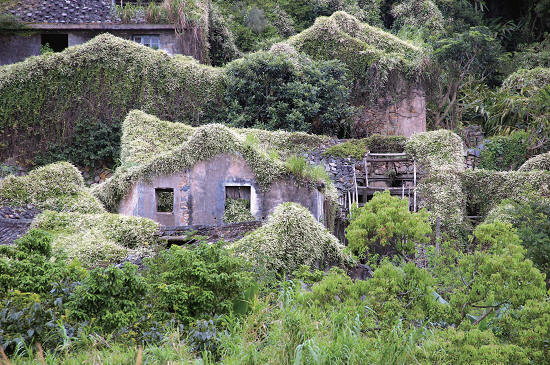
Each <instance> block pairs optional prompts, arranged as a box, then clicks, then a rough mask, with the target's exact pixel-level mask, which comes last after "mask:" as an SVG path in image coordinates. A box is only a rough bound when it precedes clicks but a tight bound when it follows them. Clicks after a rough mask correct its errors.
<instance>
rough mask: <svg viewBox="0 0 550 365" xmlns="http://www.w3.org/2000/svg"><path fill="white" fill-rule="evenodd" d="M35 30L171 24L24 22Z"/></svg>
mask: <svg viewBox="0 0 550 365" xmlns="http://www.w3.org/2000/svg"><path fill="white" fill-rule="evenodd" d="M25 25H26V26H27V27H28V28H30V29H36V30H160V29H162V30H173V29H174V26H173V25H172V24H121V23H114V24H112V23H79V24H66V23H55V24H53V23H26V24H25Z"/></svg>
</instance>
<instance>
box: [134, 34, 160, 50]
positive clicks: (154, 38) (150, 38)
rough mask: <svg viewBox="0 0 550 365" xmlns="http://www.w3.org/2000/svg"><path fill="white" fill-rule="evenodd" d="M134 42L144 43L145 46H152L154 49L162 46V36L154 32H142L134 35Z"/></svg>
mask: <svg viewBox="0 0 550 365" xmlns="http://www.w3.org/2000/svg"><path fill="white" fill-rule="evenodd" d="M133 40H134V42H137V43H139V44H143V45H144V46H147V47H151V48H153V49H159V48H160V36H159V35H153V34H140V35H135V36H133Z"/></svg>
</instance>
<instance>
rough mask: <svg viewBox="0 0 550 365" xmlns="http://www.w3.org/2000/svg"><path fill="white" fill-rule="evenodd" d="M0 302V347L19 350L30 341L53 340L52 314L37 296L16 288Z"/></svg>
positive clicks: (45, 342) (8, 350) (13, 350)
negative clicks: (0, 305) (0, 307)
mask: <svg viewBox="0 0 550 365" xmlns="http://www.w3.org/2000/svg"><path fill="white" fill-rule="evenodd" d="M0 303H1V304H2V309H0V346H1V347H2V349H3V350H4V351H5V352H7V353H8V354H9V353H14V352H17V351H21V349H22V348H24V347H25V346H27V344H32V343H41V344H42V345H44V346H49V345H51V344H52V342H53V343H55V340H56V339H57V338H56V337H58V336H56V333H55V332H56V330H57V325H56V323H55V315H54V313H53V311H52V310H51V309H47V308H45V307H44V305H43V304H42V303H41V302H40V300H39V296H38V295H36V294H26V293H21V292H19V291H15V292H13V293H10V295H8V296H7V297H5V298H3V299H2V301H1V302H0Z"/></svg>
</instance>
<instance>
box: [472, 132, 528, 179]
mask: <svg viewBox="0 0 550 365" xmlns="http://www.w3.org/2000/svg"><path fill="white" fill-rule="evenodd" d="M528 145H529V134H528V133H527V132H524V131H517V132H514V133H511V134H510V135H508V136H496V137H493V138H491V139H490V140H489V141H488V142H487V143H485V145H484V149H483V150H482V151H481V162H480V164H479V167H480V168H483V169H489V170H499V171H508V170H517V169H518V168H519V167H520V166H521V165H522V164H523V163H524V162H525V161H526V160H527V152H528V151H527V148H528Z"/></svg>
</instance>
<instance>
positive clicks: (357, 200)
mask: <svg viewBox="0 0 550 365" xmlns="http://www.w3.org/2000/svg"><path fill="white" fill-rule="evenodd" d="M353 183H354V185H355V203H357V206H359V192H358V191H357V175H356V174H355V164H353Z"/></svg>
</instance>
